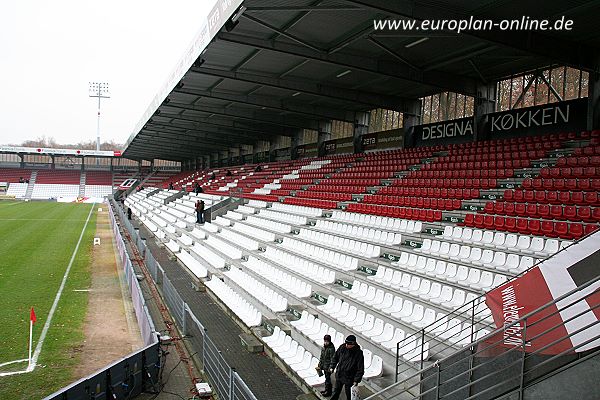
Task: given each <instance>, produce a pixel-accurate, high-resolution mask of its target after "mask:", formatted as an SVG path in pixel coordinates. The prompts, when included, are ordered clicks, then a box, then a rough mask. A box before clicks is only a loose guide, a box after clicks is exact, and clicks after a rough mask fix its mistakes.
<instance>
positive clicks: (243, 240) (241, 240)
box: [220, 224, 259, 251]
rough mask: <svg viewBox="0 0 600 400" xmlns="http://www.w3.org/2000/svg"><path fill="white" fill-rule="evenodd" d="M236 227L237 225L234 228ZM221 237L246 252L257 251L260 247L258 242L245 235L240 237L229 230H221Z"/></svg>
mask: <svg viewBox="0 0 600 400" xmlns="http://www.w3.org/2000/svg"><path fill="white" fill-rule="evenodd" d="M236 225H237V224H235V225H234V226H236ZM220 236H221V237H224V238H225V239H227V240H229V241H230V242H232V243H235V244H236V245H239V246H241V247H243V248H244V249H246V250H250V251H256V250H258V247H259V243H258V242H257V241H256V240H254V239H250V238H249V237H247V236H245V235H240V234H239V233H236V232H233V231H230V230H227V229H223V230H221V233H220Z"/></svg>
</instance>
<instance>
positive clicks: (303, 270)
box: [263, 246, 335, 284]
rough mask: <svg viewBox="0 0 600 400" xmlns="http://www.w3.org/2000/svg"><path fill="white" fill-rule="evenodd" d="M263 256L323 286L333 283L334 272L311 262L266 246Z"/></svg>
mask: <svg viewBox="0 0 600 400" xmlns="http://www.w3.org/2000/svg"><path fill="white" fill-rule="evenodd" d="M263 256H264V257H265V258H267V259H269V260H271V261H273V262H274V263H276V264H278V265H280V266H282V267H284V268H287V269H289V270H290V271H293V272H295V273H297V274H299V275H301V276H303V277H306V278H308V279H311V280H313V281H315V282H319V283H324V284H328V283H333V282H335V271H333V270H331V269H329V268H327V267H323V266H320V265H317V264H315V263H314V262H312V261H309V260H307V259H305V258H303V257H299V256H297V255H295V254H293V253H290V252H287V251H284V250H282V249H280V248H277V247H272V246H268V247H267V248H266V250H265V252H264V253H263Z"/></svg>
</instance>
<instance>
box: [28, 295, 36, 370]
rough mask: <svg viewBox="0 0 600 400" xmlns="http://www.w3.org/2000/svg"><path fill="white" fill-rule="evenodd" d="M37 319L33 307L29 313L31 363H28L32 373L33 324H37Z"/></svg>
mask: <svg viewBox="0 0 600 400" xmlns="http://www.w3.org/2000/svg"><path fill="white" fill-rule="evenodd" d="M35 321H37V318H36V316H35V310H34V309H33V307H31V311H30V312H29V359H28V360H29V361H28V362H27V370H29V371H31V368H32V365H31V348H32V345H33V324H35Z"/></svg>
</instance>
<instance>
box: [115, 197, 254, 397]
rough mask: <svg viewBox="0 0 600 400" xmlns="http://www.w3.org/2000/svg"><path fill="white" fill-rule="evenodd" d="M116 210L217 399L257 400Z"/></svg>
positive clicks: (143, 240) (135, 232)
mask: <svg viewBox="0 0 600 400" xmlns="http://www.w3.org/2000/svg"><path fill="white" fill-rule="evenodd" d="M115 210H116V211H117V213H118V215H119V218H120V220H121V226H122V227H123V228H124V229H127V231H128V232H129V234H130V237H131V240H132V241H133V242H134V243H135V244H136V246H137V248H138V251H139V253H140V255H141V256H142V257H144V263H145V265H146V268H147V269H148V272H149V273H150V275H151V276H152V279H153V281H154V283H155V284H156V286H157V287H158V288H159V290H160V291H161V293H162V297H163V299H164V301H165V303H166V305H167V307H168V308H169V311H170V312H171V315H172V316H173V319H174V321H175V323H176V325H177V326H178V328H179V330H180V331H181V332H182V333H183V335H185V336H187V337H188V338H189V343H190V344H191V348H192V352H193V354H195V355H197V356H198V358H199V359H200V361H201V362H202V367H203V370H204V372H205V374H206V375H207V377H208V380H209V383H210V384H211V387H212V388H213V390H214V391H216V393H217V394H218V396H219V399H223V400H257V399H256V396H255V395H254V394H253V393H252V391H251V390H250V389H249V388H248V386H247V385H246V383H245V382H244V380H243V379H242V378H241V377H240V375H239V374H238V373H237V372H236V371H235V369H234V368H232V367H231V366H230V365H229V364H228V363H227V361H226V360H225V358H223V355H222V354H221V351H220V350H219V349H218V348H217V346H216V345H215V343H214V342H213V341H212V340H211V338H210V336H209V334H208V330H207V329H206V328H205V327H204V325H203V324H202V323H201V322H200V321H199V319H198V318H197V317H196V315H194V313H193V312H192V311H191V310H190V308H189V307H188V305H187V303H186V302H185V301H184V300H183V299H182V298H181V296H180V295H179V293H178V292H177V289H176V288H175V286H174V285H173V283H172V282H171V280H170V279H169V277H168V276H167V273H166V272H165V270H164V269H163V268H162V267H161V265H160V263H159V262H158V261H157V260H156V259H155V258H154V256H153V255H152V253H151V252H150V249H149V248H148V246H147V244H146V240H145V239H143V238H142V237H141V236H140V235H139V232H138V230H137V229H135V228H134V226H133V225H132V224H131V223H130V222H129V220H127V216H126V215H125V212H124V210H122V209H121V208H120V207H119V206H117V205H116V204H115ZM186 340H188V339H186Z"/></svg>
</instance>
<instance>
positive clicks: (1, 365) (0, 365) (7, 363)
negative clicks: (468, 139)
mask: <svg viewBox="0 0 600 400" xmlns="http://www.w3.org/2000/svg"><path fill="white" fill-rule="evenodd" d="M23 361H27V359H26V358H23V359H21V360H14V361H8V362H4V363H2V364H0V367H4V366H5V365H10V364H16V363H20V362H23Z"/></svg>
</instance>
